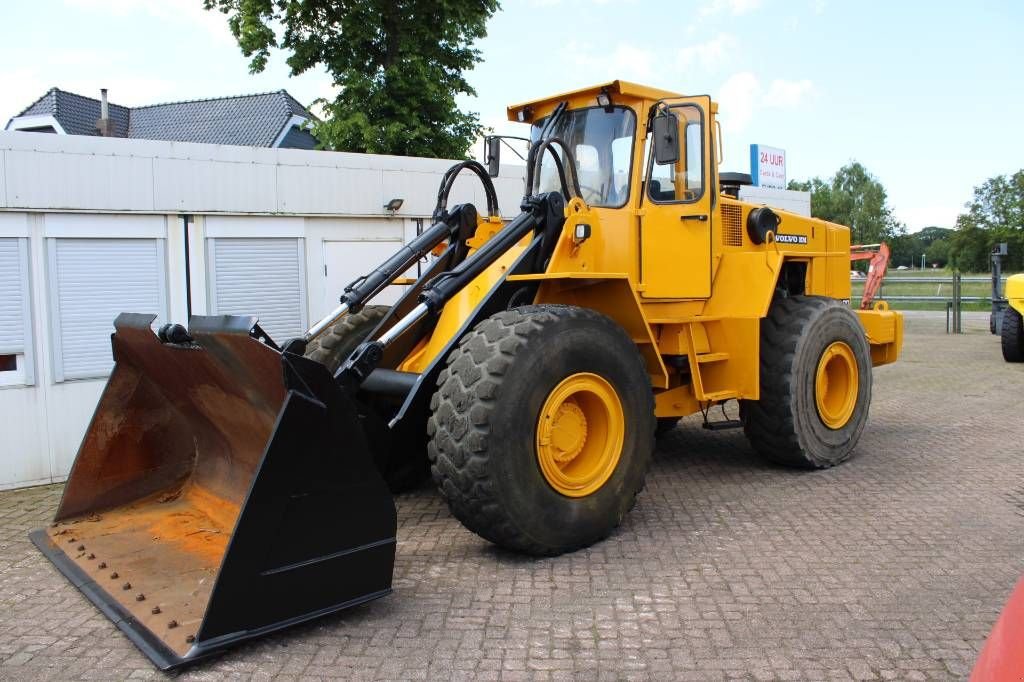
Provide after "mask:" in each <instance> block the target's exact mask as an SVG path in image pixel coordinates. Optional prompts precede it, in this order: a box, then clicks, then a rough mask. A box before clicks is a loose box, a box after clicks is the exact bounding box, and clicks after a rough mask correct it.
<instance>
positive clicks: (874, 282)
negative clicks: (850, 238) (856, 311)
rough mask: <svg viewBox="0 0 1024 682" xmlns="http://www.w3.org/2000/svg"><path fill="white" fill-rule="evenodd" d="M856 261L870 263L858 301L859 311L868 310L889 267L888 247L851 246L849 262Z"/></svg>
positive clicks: (883, 245) (882, 245) (880, 288)
mask: <svg viewBox="0 0 1024 682" xmlns="http://www.w3.org/2000/svg"><path fill="white" fill-rule="evenodd" d="M858 260H866V261H871V262H870V263H869V264H868V278H867V280H866V281H865V282H864V295H863V296H861V299H860V309H861V310H870V309H871V303H872V302H873V301H874V300H875V296H877V295H878V292H879V291H881V290H882V280H884V279H885V271H886V269H887V268H888V267H889V245H888V244H886V243H885V242H882V243H881V244H863V245H854V246H851V247H850V262H851V263H852V262H853V261H858Z"/></svg>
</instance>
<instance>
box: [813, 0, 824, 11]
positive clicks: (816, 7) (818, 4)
mask: <svg viewBox="0 0 1024 682" xmlns="http://www.w3.org/2000/svg"><path fill="white" fill-rule="evenodd" d="M827 5H828V3H827V2H825V0H811V11H812V12H814V13H815V14H824V13H825V7H826V6H827Z"/></svg>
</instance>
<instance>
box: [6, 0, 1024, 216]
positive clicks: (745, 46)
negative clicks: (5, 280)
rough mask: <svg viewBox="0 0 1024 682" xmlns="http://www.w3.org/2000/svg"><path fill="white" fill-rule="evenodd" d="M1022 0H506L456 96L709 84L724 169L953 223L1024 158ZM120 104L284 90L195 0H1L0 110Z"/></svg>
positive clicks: (497, 112) (305, 87)
mask: <svg viewBox="0 0 1024 682" xmlns="http://www.w3.org/2000/svg"><path fill="white" fill-rule="evenodd" d="M1022 30H1024V3H1022V2H1019V0H1017V1H1014V0H1007V1H1004V2H996V1H984V0H979V1H977V2H947V1H941V0H932V1H930V2H925V1H916V2H915V1H910V0H886V1H881V2H879V1H876V0H863V1H860V2H849V1H846V2H840V1H839V0H675V1H671V0H670V1H664V2H663V1H660V0H634V1H630V0H504V2H502V9H501V10H500V11H499V12H498V13H497V14H495V15H494V17H493V18H492V19H491V20H490V22H489V24H488V36H487V38H485V39H484V40H482V41H480V42H479V43H478V45H477V47H478V48H479V49H480V50H481V52H482V56H483V59H484V61H483V62H482V63H481V64H479V65H478V66H477V67H476V69H474V70H473V71H472V72H471V73H470V74H469V80H470V82H471V83H472V85H473V87H474V88H475V89H476V91H477V95H476V96H475V97H468V96H467V97H462V98H461V99H460V105H461V106H462V107H463V108H464V109H466V110H470V111H475V112H478V113H479V114H480V118H481V121H482V122H483V123H484V124H485V125H488V126H492V127H494V128H495V129H496V130H498V131H500V132H508V133H510V134H523V132H522V130H520V129H517V127H516V125H515V124H510V123H508V122H506V121H505V107H506V105H508V104H511V103H514V102H520V101H524V100H530V99H533V98H537V97H542V96H545V95H549V94H552V93H556V92H561V91H565V90H571V89H575V88H578V87H582V86H585V85H591V84H595V83H600V82H605V81H610V80H614V79H616V78H619V79H625V80H632V81H636V82H640V83H644V84H647V85H652V86H656V87H661V88H665V89H668V90H673V91H676V92H681V93H684V94H690V95H697V94H708V95H711V97H712V98H713V99H714V100H716V101H717V102H719V111H720V119H721V123H722V131H723V138H724V143H725V160H724V163H723V165H722V169H723V170H738V171H748V170H749V151H748V150H749V145H750V144H751V143H759V144H763V145H769V146H773V147H780V148H782V149H785V150H786V156H787V174H788V177H789V179H797V180H804V179H807V178H809V177H812V176H819V177H827V176H829V175H832V174H833V173H834V172H835V171H836V170H837V169H838V168H840V167H841V166H842V165H843V164H845V163H847V162H849V161H851V160H857V161H860V162H861V163H862V164H864V165H865V166H866V167H867V169H868V170H869V171H870V172H871V173H873V174H874V175H875V176H876V177H878V178H879V180H881V182H882V183H883V184H884V185H885V187H886V189H887V190H888V193H889V204H890V206H891V207H892V208H893V211H894V213H895V215H896V217H897V218H898V219H899V220H901V221H903V222H904V223H905V224H906V225H907V227H908V229H909V230H911V231H916V230H919V229H921V228H923V227H927V226H929V225H940V226H949V227H951V226H952V225H953V223H954V221H955V219H956V216H957V214H958V213H960V212H962V210H963V205H964V203H965V202H967V201H968V200H970V198H971V195H972V190H973V188H974V187H975V186H977V185H979V184H981V183H982V182H984V180H985V179H987V178H989V177H992V176H994V175H999V174H1004V173H1012V172H1015V171H1017V170H1020V169H1021V168H1024V130H1022V128H1024V126H1022V121H1024V75H1022V72H1021V67H1022V66H1024V41H1022V40H1021V39H1020V35H1021V33H1022ZM53 86H57V87H60V88H62V89H65V90H70V91H72V92H77V93H80V94H83V95H89V96H93V97H97V96H98V93H99V89H100V88H101V87H106V88H108V89H109V91H110V100H111V101H112V102H114V103H117V104H122V105H127V106H137V105H143V104H154V103H157V102H165V101H175V100H182V99H198V98H203V97H216V96H223V95H233V94H244V93H251V92H266V91H270V90H278V89H281V88H284V89H287V90H288V91H289V92H290V93H291V94H292V95H294V96H295V97H296V98H297V99H298V100H299V101H300V102H303V103H309V102H311V101H312V100H314V99H316V98H318V97H324V96H330V95H331V93H332V92H333V89H332V86H331V81H330V78H329V77H328V76H327V74H326V73H325V72H323V71H317V72H307V73H305V74H302V75H299V76H297V77H292V76H290V75H289V72H288V68H287V66H286V65H285V64H284V55H283V54H281V53H277V54H275V55H274V56H273V57H272V59H271V62H270V64H269V66H268V68H267V70H266V71H265V72H264V73H261V74H257V75H252V74H250V73H249V71H248V61H247V60H246V59H245V58H244V57H243V56H242V55H241V53H240V52H239V50H238V47H237V45H236V44H235V43H234V39H233V38H232V36H231V34H230V32H229V31H228V28H227V23H226V20H225V17H224V15H221V14H219V13H217V12H209V11H205V10H203V9H202V0H34V1H33V2H24V1H19V0H6V1H4V2H3V3H2V4H0V124H3V123H6V121H7V119H8V118H9V117H11V116H13V115H15V114H17V113H18V112H19V111H21V110H22V109H24V108H25V107H27V106H28V105H29V104H31V103H32V102H33V101H34V100H36V99H37V98H38V97H40V96H41V95H42V94H43V93H45V92H46V90H47V89H49V88H50V87H53Z"/></svg>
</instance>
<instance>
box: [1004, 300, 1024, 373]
mask: <svg viewBox="0 0 1024 682" xmlns="http://www.w3.org/2000/svg"><path fill="white" fill-rule="evenodd" d="M1000 340H1001V341H1002V345H1003V359H1004V360H1006V361H1007V362H1024V318H1021V314H1020V313H1019V312H1017V311H1016V310H1015V309H1013V308H1010V307H1007V308H1006V310H1005V311H1003V330H1002V334H1001V335H1000Z"/></svg>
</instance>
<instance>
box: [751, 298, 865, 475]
mask: <svg viewBox="0 0 1024 682" xmlns="http://www.w3.org/2000/svg"><path fill="white" fill-rule="evenodd" d="M871 379H872V376H871V348H870V346H869V345H868V341H867V338H866V337H865V335H864V329H863V328H862V327H861V324H860V320H859V319H858V318H857V315H856V314H854V313H853V312H852V311H851V310H850V309H849V308H847V307H845V306H843V305H842V304H840V303H839V302H838V301H836V300H834V299H830V298H822V297H818V296H790V297H787V298H780V299H777V300H776V301H774V302H773V303H772V307H771V309H770V310H769V312H768V316H767V317H766V318H765V319H763V320H762V321H761V397H760V399H759V400H747V401H743V405H742V408H743V409H742V418H743V430H744V432H745V433H746V435H747V439H748V440H749V441H750V444H751V445H752V446H753V447H754V449H755V450H757V451H758V452H759V453H760V454H762V455H763V456H765V457H767V458H768V459H771V460H773V461H775V462H778V463H780V464H785V465H788V466H796V467H805V468H818V469H820V468H825V467H831V466H835V465H836V464H839V463H840V462H842V461H844V460H846V459H847V458H849V457H850V456H851V455H852V454H853V451H854V448H855V447H856V446H857V441H858V440H860V435H861V432H862V431H863V430H864V425H865V423H866V422H867V418H868V407H869V405H870V403H871Z"/></svg>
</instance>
